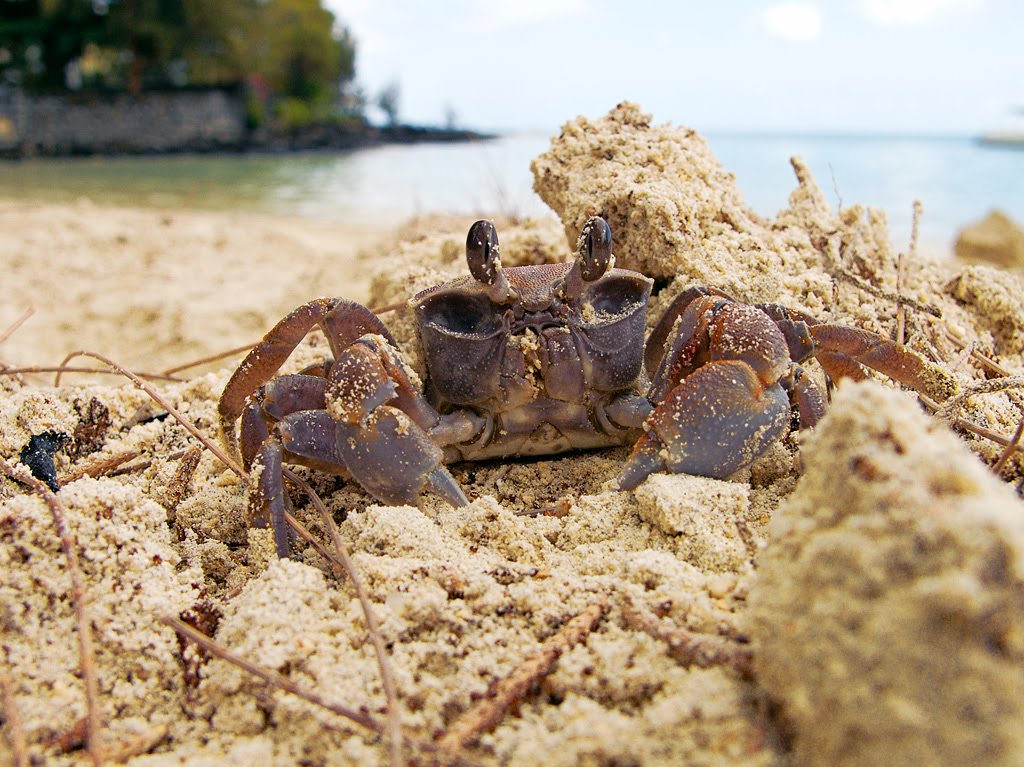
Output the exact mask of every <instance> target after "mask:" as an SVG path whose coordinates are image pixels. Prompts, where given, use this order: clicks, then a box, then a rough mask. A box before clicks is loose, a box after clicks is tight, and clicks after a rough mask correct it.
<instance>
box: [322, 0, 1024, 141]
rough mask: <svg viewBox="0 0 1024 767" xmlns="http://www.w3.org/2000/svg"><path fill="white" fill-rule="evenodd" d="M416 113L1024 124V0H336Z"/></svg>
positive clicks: (800, 125)
mask: <svg viewBox="0 0 1024 767" xmlns="http://www.w3.org/2000/svg"><path fill="white" fill-rule="evenodd" d="M325 4H326V5H327V6H328V7H329V8H331V10H332V11H334V13H335V14H336V16H337V17H338V19H339V21H340V22H341V23H343V24H345V25H346V26H347V27H348V28H349V29H350V31H351V32H352V33H353V34H354V36H355V38H356V41H357V59H356V69H357V78H358V80H359V82H360V83H361V84H362V85H363V87H364V88H365V90H366V92H367V93H368V95H369V96H370V97H371V98H372V97H373V96H374V95H375V94H377V93H378V92H380V91H381V90H382V89H383V88H384V87H385V86H387V85H389V84H391V83H397V84H398V86H399V92H400V98H399V117H400V119H401V120H402V121H403V122H411V123H420V124H444V123H445V122H446V120H447V118H448V116H449V115H451V116H454V118H455V121H456V122H457V124H459V125H460V126H463V127H470V128H475V129H483V130H496V131H519V130H522V131H532V130H538V131H550V130H552V129H554V128H557V127H558V126H560V125H561V124H563V123H565V122H566V121H568V120H571V119H573V118H575V117H576V116H577V115H581V114H582V115H587V116H590V117H595V118H596V117H599V116H601V115H603V114H605V113H606V112H607V111H608V110H609V109H611V108H612V107H613V106H614V105H615V104H617V103H618V102H620V101H624V100H629V101H635V102H637V103H639V104H640V106H641V107H642V108H643V109H644V110H645V111H647V112H650V113H652V114H653V116H654V119H655V121H656V122H672V123H675V124H678V125H687V126H690V127H693V128H696V129H698V130H700V131H705V132H714V131H734V132H747V131H750V132H812V133H814V132H826V133H864V132H869V133H906V134H915V135H921V134H936V135H965V134H968V135H973V134H977V133H981V132H984V131H987V130H992V129H1005V128H1008V127H1009V128H1012V127H1018V126H1019V127H1020V128H1021V130H1024V114H1020V115H1017V116H1014V114H1013V109H1014V108H1015V107H1016V108H1024V54H1022V53H1021V50H1022V47H1024V46H1022V43H1021V37H1020V36H1021V33H1022V31H1024V2H1021V0H818V1H817V2H815V1H813V0H794V1H793V2H772V1H771V0H768V1H767V2H766V1H763V0H762V1H761V2H757V1H755V0H677V2H669V1H666V2H655V1H654V0H419V1H417V0H325Z"/></svg>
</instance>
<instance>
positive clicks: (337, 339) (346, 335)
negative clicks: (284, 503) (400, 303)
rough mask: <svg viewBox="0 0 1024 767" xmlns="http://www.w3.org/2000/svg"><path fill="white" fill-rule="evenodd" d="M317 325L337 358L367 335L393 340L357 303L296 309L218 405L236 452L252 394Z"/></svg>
mask: <svg viewBox="0 0 1024 767" xmlns="http://www.w3.org/2000/svg"><path fill="white" fill-rule="evenodd" d="M317 325H319V326H321V327H322V328H323V330H324V333H325V334H326V335H327V338H328V342H329V343H330V345H331V350H332V352H333V353H334V355H335V356H337V354H338V353H339V351H340V350H341V349H343V348H345V347H346V346H348V345H349V344H350V343H352V342H353V341H355V340H356V339H357V338H359V337H360V336H362V335H364V334H366V333H377V334H379V335H382V336H384V337H385V338H387V339H388V340H389V341H392V339H391V334H390V333H389V332H388V330H387V328H386V327H384V324H383V323H382V322H381V321H380V319H379V318H378V317H377V316H376V315H375V314H374V313H373V312H371V311H370V310H369V309H367V308H366V307H365V306H362V305H361V304H357V303H355V302H354V301H348V300H345V299H341V298H318V299H316V300H315V301H310V302H309V303H307V304H304V305H302V306H300V307H299V308H298V309H295V310H294V311H293V312H292V313H291V314H289V315H288V316H287V317H285V318H284V319H283V320H281V321H280V322H278V323H277V325H275V326H274V327H273V328H272V329H271V330H270V332H269V333H267V334H266V335H265V336H264V337H263V340H262V341H260V342H259V343H258V344H256V346H255V347H253V349H252V351H250V352H249V354H248V355H246V357H245V359H244V360H242V364H241V365H239V366H238V369H237V370H236V371H235V373H234V375H232V376H231V379H230V380H229V381H228V383H227V385H226V386H225V387H224V391H223V392H222V393H221V396H220V402H219V403H218V405H217V409H218V412H219V414H220V427H221V434H222V436H223V438H224V442H225V443H226V445H227V446H228V447H229V448H230V449H231V450H232V451H233V452H235V453H237V444H236V441H235V438H234V424H235V421H236V420H237V419H238V416H239V415H241V414H242V411H243V410H244V409H245V403H246V400H247V399H248V397H249V395H251V394H252V393H253V392H255V391H256V389H257V388H258V387H259V386H260V385H262V384H264V383H266V382H267V381H269V380H270V379H271V378H272V377H273V375H274V373H276V372H277V370H278V368H280V367H281V365H282V364H284V361H285V360H286V359H288V356H289V355H290V354H291V353H292V351H294V349H295V347H296V346H298V345H299V342H300V341H302V339H303V338H305V337H306V334H307V333H309V331H310V330H312V329H313V328H314V327H316V326H317ZM392 343H393V341H392Z"/></svg>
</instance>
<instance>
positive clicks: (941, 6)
mask: <svg viewBox="0 0 1024 767" xmlns="http://www.w3.org/2000/svg"><path fill="white" fill-rule="evenodd" d="M857 4H858V5H859V6H860V9H861V11H862V12H863V13H864V15H865V16H867V17H868V18H869V19H870V20H871V21H874V22H876V23H877V24H881V25H882V26H884V27H896V26H912V25H916V24H927V23H928V22H930V21H934V20H936V19H940V18H944V17H947V16H953V15H956V14H959V13H970V12H972V11H976V10H978V9H980V8H981V7H982V6H983V5H984V4H985V0H857Z"/></svg>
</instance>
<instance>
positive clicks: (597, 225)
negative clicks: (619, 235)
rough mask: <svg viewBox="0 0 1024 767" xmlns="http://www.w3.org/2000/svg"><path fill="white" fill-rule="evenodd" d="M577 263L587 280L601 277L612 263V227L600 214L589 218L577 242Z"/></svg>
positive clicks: (591, 280) (590, 280)
mask: <svg viewBox="0 0 1024 767" xmlns="http://www.w3.org/2000/svg"><path fill="white" fill-rule="evenodd" d="M576 253H577V258H576V263H577V264H578V265H579V269H580V276H581V277H582V278H583V279H584V280H585V281H586V282H593V281H594V280H596V279H599V278H600V277H602V276H603V275H604V273H605V272H607V271H608V267H609V266H611V264H612V228H611V227H610V226H608V222H607V221H605V220H604V219H603V218H600V217H598V216H592V217H591V218H589V219H587V223H586V224H584V225H583V231H582V232H580V237H579V240H577V242H576Z"/></svg>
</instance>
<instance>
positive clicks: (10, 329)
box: [0, 306, 36, 344]
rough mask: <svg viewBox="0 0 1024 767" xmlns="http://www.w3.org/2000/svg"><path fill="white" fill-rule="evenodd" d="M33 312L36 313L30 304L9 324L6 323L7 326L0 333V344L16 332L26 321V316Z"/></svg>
mask: <svg viewBox="0 0 1024 767" xmlns="http://www.w3.org/2000/svg"><path fill="white" fill-rule="evenodd" d="M35 313H36V310H35V307H32V306H30V307H28V308H27V309H25V311H23V312H22V313H21V314H20V315H19V316H18V318H17V319H16V320H14V322H12V323H11V324H10V325H8V326H7V328H6V329H5V330H4V331H3V332H2V333H0V344H2V343H3V342H4V341H6V340H7V339H8V338H10V337H11V336H13V335H14V334H15V333H17V332H18V328H20V327H21V326H22V325H24V324H25V323H26V322H27V321H28V318H29V317H31V316H32V315H33V314H35Z"/></svg>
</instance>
